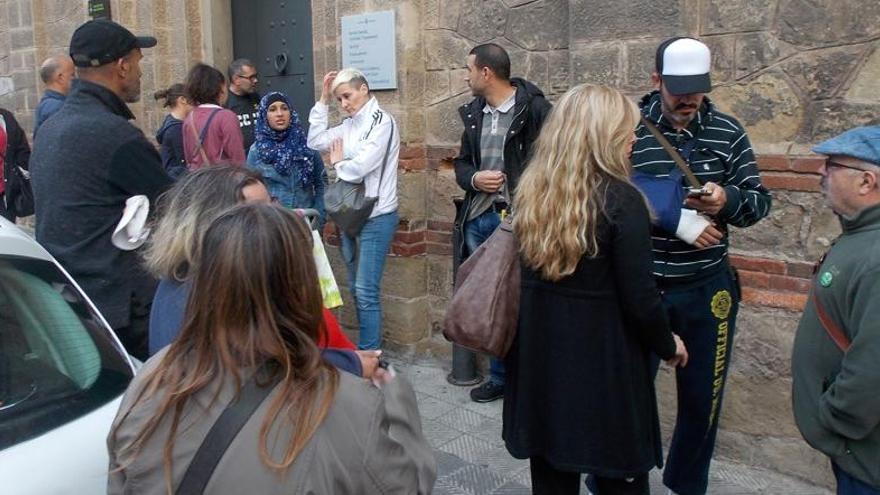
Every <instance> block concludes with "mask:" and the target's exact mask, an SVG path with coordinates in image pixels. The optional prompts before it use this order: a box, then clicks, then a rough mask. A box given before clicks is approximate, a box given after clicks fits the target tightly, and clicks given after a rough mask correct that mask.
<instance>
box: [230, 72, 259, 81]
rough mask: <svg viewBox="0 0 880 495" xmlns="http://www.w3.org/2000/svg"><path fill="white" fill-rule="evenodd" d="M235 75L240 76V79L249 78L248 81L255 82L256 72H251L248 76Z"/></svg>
mask: <svg viewBox="0 0 880 495" xmlns="http://www.w3.org/2000/svg"><path fill="white" fill-rule="evenodd" d="M235 77H240V78H242V79H247V80H249V81H250V82H257V74H256V73H254V74H252V75H250V76H246V75H244V74H236V75H235Z"/></svg>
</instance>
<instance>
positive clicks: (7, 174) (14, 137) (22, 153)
mask: <svg viewBox="0 0 880 495" xmlns="http://www.w3.org/2000/svg"><path fill="white" fill-rule="evenodd" d="M0 115H2V116H3V120H5V121H6V149H5V150H0V152H2V153H3V154H4V155H5V159H4V160H3V182H4V184H5V185H6V187H5V188H4V189H5V192H4V193H3V194H4V196H3V199H2V200H0V201H4V202H5V203H6V204H5V205H0V211H3V212H5V215H4V216H5V217H7V218H8V219H10V220H13V219H14V218H15V217H17V216H19V215H18V212H16V211H15V207H14V206H13V204H14V201H15V196H16V195H17V194H18V181H17V180H16V179H15V178H14V177H13V174H14V173H15V170H14V169H13V167H14V166H18V167H21V168H23V169H25V170H27V168H28V160H29V159H30V156H31V148H30V146H28V140H27V136H26V135H25V133H24V130H23V129H22V128H21V126H20V125H18V121H17V120H15V115H13V114H12V112H10V111H8V110H5V109H3V108H0Z"/></svg>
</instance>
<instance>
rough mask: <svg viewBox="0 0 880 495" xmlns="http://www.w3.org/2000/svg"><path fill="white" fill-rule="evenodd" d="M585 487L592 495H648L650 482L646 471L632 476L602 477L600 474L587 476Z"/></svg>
mask: <svg viewBox="0 0 880 495" xmlns="http://www.w3.org/2000/svg"><path fill="white" fill-rule="evenodd" d="M585 482H586V484H587V489H589V490H590V493H592V494H593V495H650V493H651V484H650V478H649V477H648V473H645V474H642V475H640V476H636V477H634V478H627V479H619V478H603V477H601V476H593V475H592V474H591V475H589V476H587V479H586V480H585Z"/></svg>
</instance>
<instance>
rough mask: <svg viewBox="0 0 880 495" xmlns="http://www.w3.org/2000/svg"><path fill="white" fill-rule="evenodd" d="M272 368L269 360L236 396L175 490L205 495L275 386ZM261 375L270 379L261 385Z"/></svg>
mask: <svg viewBox="0 0 880 495" xmlns="http://www.w3.org/2000/svg"><path fill="white" fill-rule="evenodd" d="M268 367H269V366H268V363H267V364H264V365H263V366H260V367H259V368H258V369H257V371H255V372H254V374H253V375H251V378H250V379H249V380H248V381H247V383H245V385H244V387H242V389H241V392H239V394H238V399H237V400H235V399H233V401H232V402H230V403H229V405H228V406H226V409H225V410H224V411H223V413H222V414H221V415H220V417H219V418H217V421H216V422H215V423H214V426H212V427H211V429H210V430H209V431H208V435H207V436H206V437H205V439H204V440H203V441H202V444H201V445H200V446H199V450H197V451H196V455H195V456H194V457H193V459H192V462H190V464H189V467H188V468H187V469H186V473H184V475H183V480H181V482H180V485H179V486H178V487H177V491H176V492H175V493H176V494H177V495H201V494H202V492H204V491H205V487H206V486H208V482H209V481H210V480H211V476H212V475H213V474H214V469H216V468H217V463H218V462H220V459H221V458H222V457H223V454H224V453H226V449H228V448H229V444H231V443H232V440H234V439H235V437H236V435H238V432H239V431H241V429H242V427H244V425H245V423H247V422H248V419H250V417H251V416H252V415H253V414H254V411H256V410H257V408H258V407H260V404H262V402H263V400H264V399H265V398H266V397H267V396H268V395H269V394H270V393H271V392H272V390H274V389H275V385H276V384H277V383H278V379H274V380H268V379H267V377H268ZM260 378H266V379H267V380H266V382H265V383H263V384H260V383H258V382H259V381H260Z"/></svg>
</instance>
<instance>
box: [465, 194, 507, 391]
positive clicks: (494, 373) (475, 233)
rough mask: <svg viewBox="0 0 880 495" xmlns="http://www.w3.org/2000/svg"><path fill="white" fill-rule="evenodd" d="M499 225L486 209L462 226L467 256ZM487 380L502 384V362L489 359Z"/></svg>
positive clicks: (492, 213) (497, 220) (490, 211)
mask: <svg viewBox="0 0 880 495" xmlns="http://www.w3.org/2000/svg"><path fill="white" fill-rule="evenodd" d="M500 224H501V217H500V216H499V215H498V213H495V210H494V209H491V208H490V209H488V210H486V211H485V212H484V213H482V214H481V215H479V216H478V217H476V218H474V219H473V220H470V221H469V222H467V223H465V224H464V243H465V245H466V246H467V250H468V254H470V253H473V252H474V251H476V250H477V248H478V247H480V244H482V243H484V242H486V239H488V238H489V236H491V235H492V233H493V232H495V229H497V228H498V225H500ZM489 380H490V381H492V382H495V383H498V384H501V385H503V384H504V361H502V360H500V359H495V358H491V359H489Z"/></svg>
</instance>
